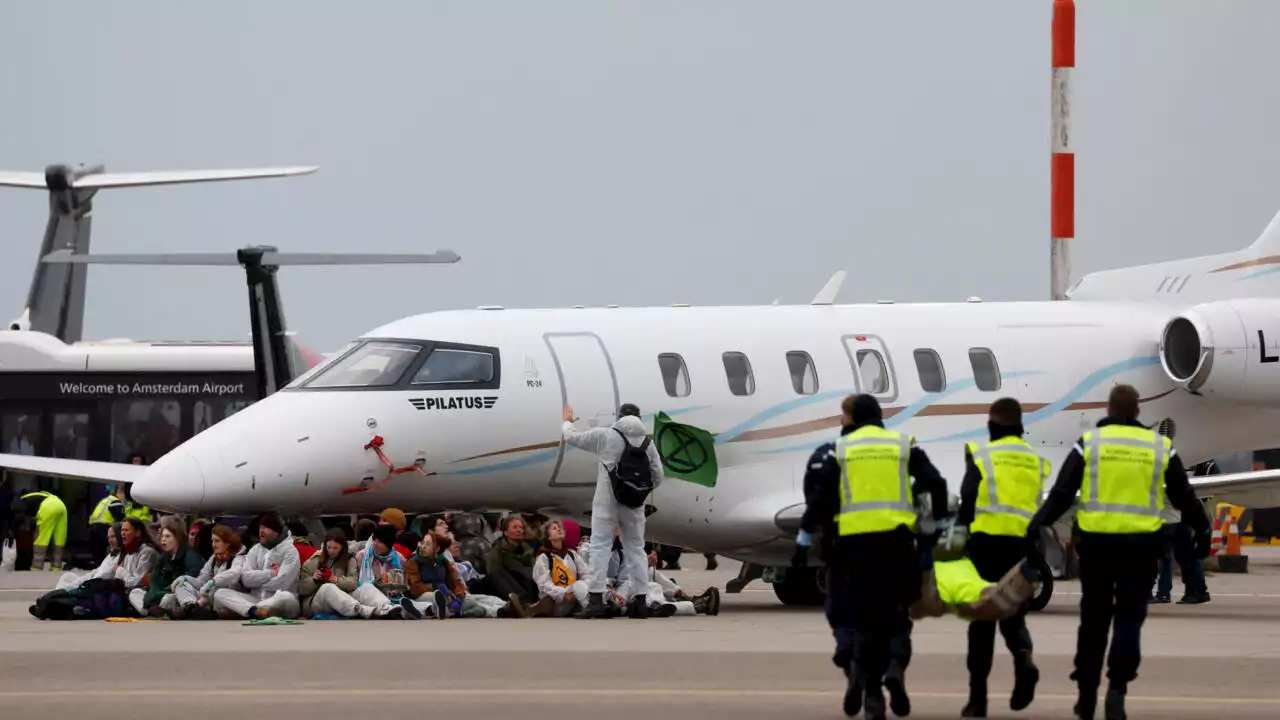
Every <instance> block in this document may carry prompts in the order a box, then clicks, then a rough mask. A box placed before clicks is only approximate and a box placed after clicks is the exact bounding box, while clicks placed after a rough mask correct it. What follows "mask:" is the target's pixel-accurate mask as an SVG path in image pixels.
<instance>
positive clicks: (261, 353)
mask: <svg viewBox="0 0 1280 720" xmlns="http://www.w3.org/2000/svg"><path fill="white" fill-rule="evenodd" d="M461 259H462V258H461V257H460V256H459V255H458V254H457V253H455V252H453V251H452V250H440V251H438V252H435V253H430V254H427V253H282V252H279V251H277V250H276V248H274V247H271V246H268V245H256V246H250V247H245V248H241V249H239V250H237V251H236V252H235V253H234V254H233V253H150V254H148V253H122V254H110V255H76V254H72V253H71V252H70V251H58V252H54V253H51V254H49V255H46V256H45V257H44V258H42V260H43V262H46V263H54V264H71V265H78V264H97V265H188V266H193V265H223V266H225V265H240V266H241V267H243V268H244V273H245V280H246V282H247V283H248V286H249V324H250V327H251V328H252V331H253V364H254V371H255V373H256V374H257V378H258V399H262V398H264V397H266V396H268V395H270V394H271V393H273V392H275V391H276V390H279V389H280V388H282V387H284V386H285V385H288V384H289V383H290V382H292V381H293V379H294V378H295V377H297V376H298V375H299V374H301V372H302V370H303V368H304V363H303V360H302V357H301V353H300V352H299V351H298V348H297V344H296V343H295V342H293V341H291V340H289V335H290V333H289V331H288V328H287V327H286V325H285V321H284V304H283V301H282V300H281V299H280V286H279V283H278V281H277V280H276V271H277V270H279V269H280V267H282V266H285V265H423V264H451V263H456V262H458V261H459V260H461Z"/></svg>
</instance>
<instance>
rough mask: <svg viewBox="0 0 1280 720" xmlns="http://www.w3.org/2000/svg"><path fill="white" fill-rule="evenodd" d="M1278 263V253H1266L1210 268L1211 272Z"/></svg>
mask: <svg viewBox="0 0 1280 720" xmlns="http://www.w3.org/2000/svg"><path fill="white" fill-rule="evenodd" d="M1278 264H1280V255H1268V256H1266V257H1260V258H1254V259H1253V260H1245V261H1244V262H1238V263H1232V264H1231V265H1223V266H1222V267H1220V268H1218V269H1216V270H1210V271H1209V272H1211V273H1220V272H1226V271H1228V270H1243V269H1245V268H1251V267H1261V266H1263V265H1278Z"/></svg>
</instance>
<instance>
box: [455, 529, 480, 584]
mask: <svg viewBox="0 0 1280 720" xmlns="http://www.w3.org/2000/svg"><path fill="white" fill-rule="evenodd" d="M449 559H450V560H451V561H453V567H454V568H456V569H457V571H458V579H460V580H462V582H463V583H465V584H466V586H467V589H468V590H470V589H471V584H472V583H473V582H475V581H477V580H479V579H480V573H478V572H476V569H475V566H473V565H472V564H471V561H470V560H463V559H462V544H461V543H459V542H458V541H457V540H453V541H452V542H450V543H449Z"/></svg>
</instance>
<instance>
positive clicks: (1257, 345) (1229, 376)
mask: <svg viewBox="0 0 1280 720" xmlns="http://www.w3.org/2000/svg"><path fill="white" fill-rule="evenodd" d="M1160 364H1161V366H1162V367H1163V368H1164V371H1165V372H1166V373H1167V374H1168V375H1169V377H1170V378H1172V379H1173V380H1174V382H1176V383H1178V384H1179V385H1181V386H1182V387H1183V389H1185V390H1187V391H1188V392H1191V393H1194V394H1196V395H1203V396H1206V397H1212V398H1216V399H1219V400H1224V401H1227V402H1235V403H1240V404H1246V405H1264V406H1265V405H1276V404H1280V299H1268V298H1252V299H1239V300H1221V301H1218V302H1211V303H1204V304H1201V305H1196V306H1194V307H1192V308H1190V309H1188V310H1185V311H1183V312H1181V313H1179V314H1178V315H1176V316H1174V317H1173V319H1171V320H1169V322H1168V323H1167V324H1165V326H1164V331H1163V332H1162V333H1161V334H1160Z"/></svg>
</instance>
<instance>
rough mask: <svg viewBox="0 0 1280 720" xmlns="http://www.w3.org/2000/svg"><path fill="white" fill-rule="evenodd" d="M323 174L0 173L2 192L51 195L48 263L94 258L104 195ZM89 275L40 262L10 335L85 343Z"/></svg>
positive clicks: (44, 248) (53, 169) (297, 170)
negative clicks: (64, 255) (54, 258)
mask: <svg viewBox="0 0 1280 720" xmlns="http://www.w3.org/2000/svg"><path fill="white" fill-rule="evenodd" d="M317 169H318V168H316V167H314V166H296V167H268V168H244V169H233V170H160V171H153V172H132V173H108V172H106V171H105V170H106V169H105V168H104V167H103V166H102V165H94V166H84V165H81V166H79V167H75V168H72V167H70V166H67V165H50V166H48V167H47V168H45V171H44V172H43V173H36V172H20V171H13V170H0V187H14V188H26V189H32V190H46V191H48V193H49V221H48V224H47V225H46V226H45V233H44V241H43V242H42V243H41V246H40V254H39V255H38V256H37V257H38V258H43V257H45V256H46V255H49V254H50V253H54V252H58V251H65V252H69V253H78V254H84V253H88V252H89V244H90V243H89V240H90V230H91V227H92V222H93V196H94V195H96V194H97V192H98V191H99V190H105V189H108V188H137V187H147V186H153V185H179V184H186V183H207V182H225V181H227V180H256V179H262V178H276V177H290V176H294V175H307V174H309V173H313V172H315V171H316V170H317ZM87 273H88V268H86V267H84V266H83V265H47V264H46V263H43V262H39V261H37V262H36V267H35V271H34V274H33V275H32V278H31V288H30V290H29V291H28V293H27V304H26V307H24V308H23V310H22V312H21V314H20V315H19V316H18V317H17V318H16V319H14V320H13V321H12V322H10V323H9V329H10V330H35V331H38V332H44V333H48V334H50V335H53V336H55V337H57V338H59V339H61V340H62V341H64V342H75V341H77V340H80V339H81V336H82V334H83V331H84V304H85V285H86V281H87Z"/></svg>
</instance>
